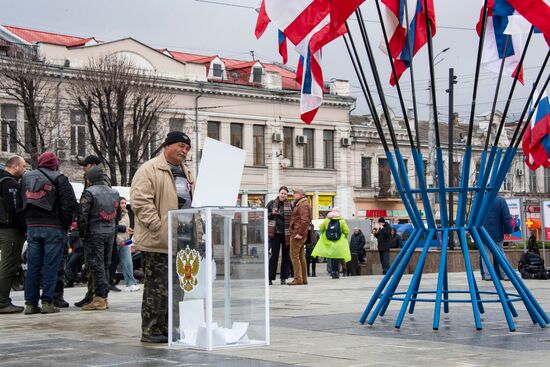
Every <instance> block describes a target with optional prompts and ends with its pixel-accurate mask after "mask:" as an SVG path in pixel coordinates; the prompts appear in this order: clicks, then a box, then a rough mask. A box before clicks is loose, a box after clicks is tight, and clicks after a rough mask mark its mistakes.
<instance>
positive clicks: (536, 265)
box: [518, 247, 550, 279]
mask: <svg viewBox="0 0 550 367" xmlns="http://www.w3.org/2000/svg"><path fill="white" fill-rule="evenodd" d="M518 270H519V272H520V274H521V277H522V278H523V279H550V270H547V269H546V268H545V267H544V260H543V259H542V257H540V255H539V253H538V249H536V248H535V249H533V248H531V247H530V248H529V251H528V252H526V253H524V254H523V255H521V258H520V260H519V263H518Z"/></svg>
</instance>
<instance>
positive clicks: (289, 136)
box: [283, 127, 294, 167]
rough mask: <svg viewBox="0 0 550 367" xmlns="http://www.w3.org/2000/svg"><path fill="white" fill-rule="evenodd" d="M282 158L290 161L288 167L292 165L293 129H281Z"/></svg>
mask: <svg viewBox="0 0 550 367" xmlns="http://www.w3.org/2000/svg"><path fill="white" fill-rule="evenodd" d="M283 157H285V158H286V159H288V160H289V161H290V166H291V167H292V166H293V165H294V128H292V127H283Z"/></svg>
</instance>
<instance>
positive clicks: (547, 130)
mask: <svg viewBox="0 0 550 367" xmlns="http://www.w3.org/2000/svg"><path fill="white" fill-rule="evenodd" d="M537 98H538V96H535V97H533V100H536V99H537ZM521 146H522V148H523V154H525V164H527V166H528V167H529V168H530V169H531V170H533V171H534V170H536V169H537V168H539V167H540V166H543V167H550V101H549V100H548V95H547V94H546V93H544V94H543V96H542V98H541V100H540V102H539V104H538V106H537V110H536V111H535V113H534V114H533V118H532V119H531V121H530V123H529V126H528V128H527V130H526V131H525V135H524V136H523V141H522V145H521Z"/></svg>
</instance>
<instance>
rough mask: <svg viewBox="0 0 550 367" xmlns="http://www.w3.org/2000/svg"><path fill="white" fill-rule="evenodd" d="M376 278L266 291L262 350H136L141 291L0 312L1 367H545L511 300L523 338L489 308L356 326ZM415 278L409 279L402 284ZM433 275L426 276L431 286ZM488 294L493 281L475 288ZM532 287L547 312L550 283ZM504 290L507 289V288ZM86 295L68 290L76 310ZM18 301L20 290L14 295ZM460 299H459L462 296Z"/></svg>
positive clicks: (547, 333) (537, 336) (543, 350)
mask: <svg viewBox="0 0 550 367" xmlns="http://www.w3.org/2000/svg"><path fill="white" fill-rule="evenodd" d="M380 279H381V277H380V276H361V277H348V278H346V277H344V278H340V279H336V280H333V279H330V278H329V277H328V276H321V277H317V278H310V284H309V285H308V286H298V287H289V286H282V285H278V284H276V285H273V286H271V287H270V296H271V297H270V300H271V345H270V346H267V347H261V348H251V349H236V350H222V351H216V352H209V353H208V352H200V351H191V350H169V349H168V348H167V347H166V346H160V347H159V346H149V345H145V344H142V343H140V341H139V338H140V306H141V292H137V293H126V292H121V293H111V294H110V297H109V303H110V309H109V310H108V311H106V312H84V311H81V310H80V309H77V308H75V307H73V306H71V307H70V308H69V309H63V310H62V311H61V313H58V314H53V315H31V316H25V315H23V314H17V315H0V365H2V366H31V365H32V366H287V365H295V366H330V367H339V366H346V367H349V366H423V367H429V366H546V365H548V363H549V362H548V361H549V360H550V327H548V328H546V329H541V328H540V327H538V326H536V325H533V323H532V322H531V320H530V318H529V315H528V314H527V311H526V310H525V308H524V307H523V305H522V304H519V303H515V305H516V308H517V310H518V313H519V316H518V317H517V318H516V319H515V321H516V326H517V331H516V332H513V333H512V332H509V331H508V327H507V324H506V322H505V319H504V315H503V313H502V310H501V308H500V305H498V304H486V313H485V314H483V315H482V321H483V330H482V331H476V330H475V327H474V325H473V317H472V311H471V308H470V307H469V306H468V305H466V304H463V305H461V304H451V311H450V313H449V314H442V318H441V327H440V330H439V331H433V330H432V327H431V325H432V317H433V306H434V304H433V303H423V304H421V303H419V304H417V307H416V311H415V313H414V314H413V315H407V316H406V317H405V321H404V323H403V326H402V327H401V329H400V330H398V329H395V328H394V322H395V318H396V315H397V313H398V310H399V307H400V303H397V302H394V303H392V305H391V306H390V308H389V309H388V311H387V313H386V316H385V317H384V318H379V319H378V320H377V321H376V322H375V324H374V325H373V326H364V325H360V324H359V323H358V319H359V317H360V315H361V313H362V312H363V309H364V307H365V305H366V304H367V302H368V301H369V299H370V296H371V295H372V292H373V291H374V289H375V288H376V286H377V285H378V282H379V281H380ZM409 279H410V276H405V277H404V279H403V282H402V283H404V284H407V283H408V280H409ZM436 279H437V278H436V274H426V275H424V277H423V283H422V289H433V288H434V287H435V283H436ZM449 283H450V287H451V288H453V289H467V282H466V278H465V274H464V273H451V274H450V275H449ZM478 284H479V286H480V288H481V289H482V290H483V289H486V290H492V289H491V288H492V283H489V282H481V281H479V283H478ZM527 284H528V286H529V287H530V290H531V291H532V293H533V294H534V295H535V297H537V299H538V300H539V302H540V303H541V305H542V306H543V308H545V310H546V311H547V312H550V281H544V280H529V281H527ZM505 286H506V287H507V288H509V287H511V284H510V283H508V282H507V283H505ZM84 291H85V289H84V288H72V289H68V290H67V291H66V299H67V301H69V302H70V303H71V305H72V303H74V302H75V301H77V300H79V299H80V298H81V297H82V296H83V294H84ZM12 296H13V297H12V298H13V299H14V303H15V304H18V305H20V304H22V303H23V301H22V297H23V294H22V292H14V293H13V294H12ZM462 298H463V297H462Z"/></svg>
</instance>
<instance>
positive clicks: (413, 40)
mask: <svg viewBox="0 0 550 367" xmlns="http://www.w3.org/2000/svg"><path fill="white" fill-rule="evenodd" d="M382 3H383V4H384V5H385V7H386V11H385V22H384V25H385V29H386V34H387V36H388V41H389V48H390V54H391V57H392V58H393V60H394V65H395V71H396V74H397V79H399V78H401V75H403V73H404V72H405V70H407V68H408V67H409V66H410V64H411V57H413V56H414V55H416V53H417V52H418V51H419V50H420V49H421V48H422V46H424V45H425V44H426V43H427V42H428V35H427V28H426V16H425V14H426V9H424V0H382ZM405 3H406V6H405ZM427 3H428V8H427V12H428V19H429V22H430V28H431V34H432V37H433V36H434V35H435V33H436V25H435V11H434V4H433V0H428V1H427ZM405 10H408V14H409V17H408V20H409V22H410V23H409V33H408V34H407V16H406V13H405ZM381 49H382V51H384V52H387V50H386V46H385V45H384V46H383V47H382V46H381ZM395 83H396V80H395V79H394V77H393V73H392V75H391V77H390V84H391V85H395Z"/></svg>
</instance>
